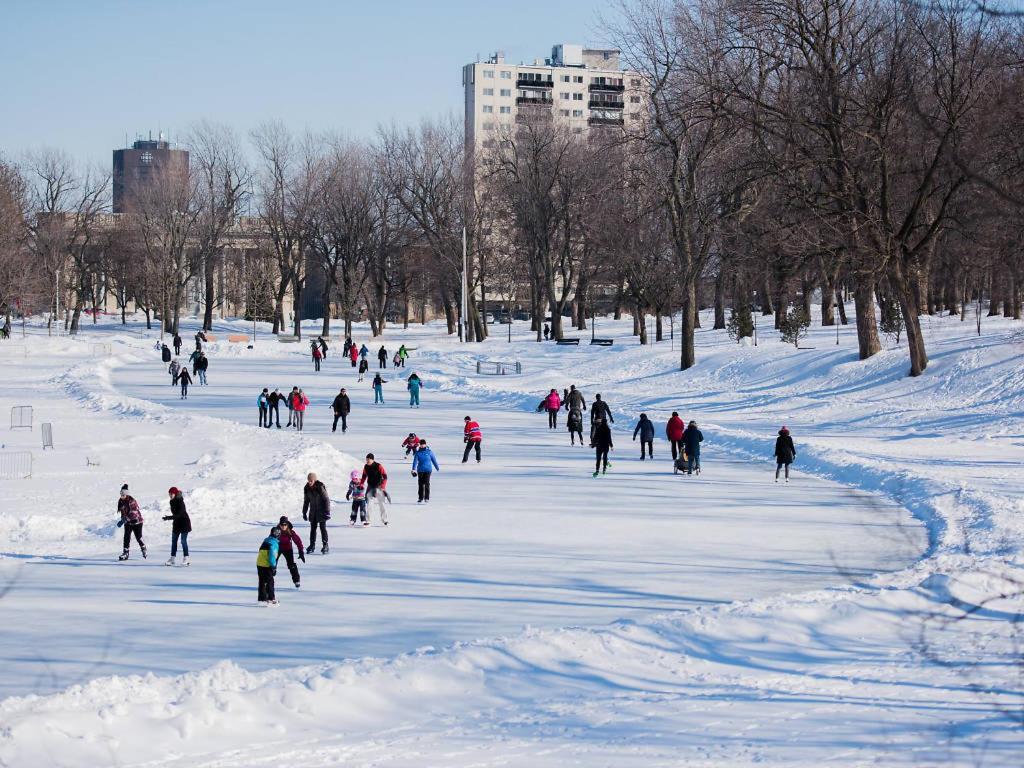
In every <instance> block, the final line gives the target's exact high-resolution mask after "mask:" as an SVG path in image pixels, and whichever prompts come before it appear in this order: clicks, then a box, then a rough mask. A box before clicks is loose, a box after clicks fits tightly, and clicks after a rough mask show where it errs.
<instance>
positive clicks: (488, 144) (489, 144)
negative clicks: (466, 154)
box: [484, 139, 498, 149]
mask: <svg viewBox="0 0 1024 768" xmlns="http://www.w3.org/2000/svg"><path fill="white" fill-rule="evenodd" d="M484 146H485V147H487V148H488V149H490V148H491V147H496V146H498V142H497V141H495V140H494V139H484Z"/></svg>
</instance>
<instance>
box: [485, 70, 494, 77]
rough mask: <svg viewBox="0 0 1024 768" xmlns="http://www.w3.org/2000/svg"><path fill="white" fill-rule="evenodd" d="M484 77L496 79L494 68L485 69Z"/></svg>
mask: <svg viewBox="0 0 1024 768" xmlns="http://www.w3.org/2000/svg"><path fill="white" fill-rule="evenodd" d="M484 77H486V78H488V79H489V80H493V79H494V70H493V69H485V70H484Z"/></svg>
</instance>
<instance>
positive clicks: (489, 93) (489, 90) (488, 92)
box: [484, 88, 494, 96]
mask: <svg viewBox="0 0 1024 768" xmlns="http://www.w3.org/2000/svg"><path fill="white" fill-rule="evenodd" d="M493 95H494V89H493V88H484V96H493Z"/></svg>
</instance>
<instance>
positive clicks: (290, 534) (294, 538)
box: [277, 515, 306, 589]
mask: <svg viewBox="0 0 1024 768" xmlns="http://www.w3.org/2000/svg"><path fill="white" fill-rule="evenodd" d="M277 527H278V528H280V529H281V535H280V536H279V537H278V539H277V541H278V548H279V550H280V553H281V554H280V556H281V557H283V558H284V561H285V563H287V564H288V573H289V574H291V577H292V584H294V585H295V588H296V589H298V588H299V586H300V584H299V582H300V581H301V580H302V577H301V575H300V574H299V566H297V565H296V564H295V557H296V555H298V558H299V560H301V561H302V562H306V550H305V549H304V548H303V546H302V538H301V537H300V536H299V532H298V531H296V530H295V526H293V525H292V521H291V520H289V519H288V518H287V517H285V516H284V515H281V519H280V520H279V521H278V523H277ZM293 547H294V548H293Z"/></svg>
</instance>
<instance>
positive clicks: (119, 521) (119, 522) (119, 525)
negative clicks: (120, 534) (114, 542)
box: [117, 520, 124, 528]
mask: <svg viewBox="0 0 1024 768" xmlns="http://www.w3.org/2000/svg"><path fill="white" fill-rule="evenodd" d="M122 525H124V520H118V521H117V527H118V528H120V527H121V526H122Z"/></svg>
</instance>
